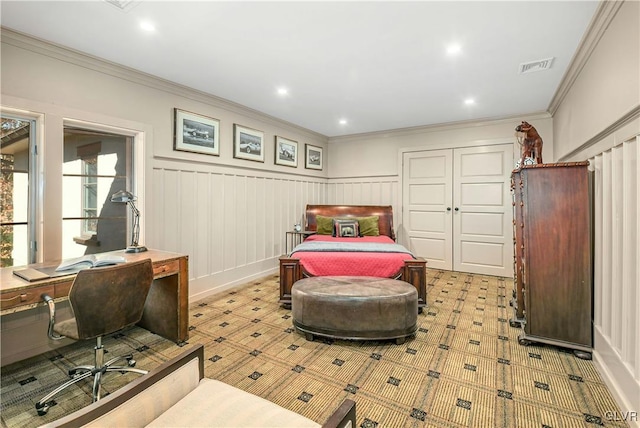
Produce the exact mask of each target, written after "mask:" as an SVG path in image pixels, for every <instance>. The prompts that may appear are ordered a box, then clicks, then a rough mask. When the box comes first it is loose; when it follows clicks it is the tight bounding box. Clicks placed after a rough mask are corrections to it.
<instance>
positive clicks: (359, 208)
mask: <svg viewBox="0 0 640 428" xmlns="http://www.w3.org/2000/svg"><path fill="white" fill-rule="evenodd" d="M317 215H322V216H325V217H367V216H372V215H377V216H378V228H379V229H380V235H386V236H388V237H389V238H391V239H393V240H394V241H395V240H396V234H395V232H394V231H393V207H392V206H391V205H307V210H306V214H305V221H306V224H305V230H316V229H317V225H316V216H317Z"/></svg>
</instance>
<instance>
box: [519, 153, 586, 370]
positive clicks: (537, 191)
mask: <svg viewBox="0 0 640 428" xmlns="http://www.w3.org/2000/svg"><path fill="white" fill-rule="evenodd" d="M588 165H589V163H588V162H570V163H569V162H568V163H553V164H538V165H526V166H523V167H521V168H519V169H516V170H514V171H513V173H512V175H511V187H512V191H513V204H514V224H513V228H514V247H515V248H514V259H515V261H514V265H515V266H514V268H515V269H514V271H515V287H514V293H513V297H514V298H513V300H512V302H511V304H512V306H513V308H514V313H515V315H514V318H512V319H511V320H510V324H511V326H512V327H518V326H520V327H522V329H523V333H522V334H521V335H520V336H519V337H518V341H519V343H520V344H521V345H529V344H531V343H532V342H540V343H547V344H551V345H556V346H560V347H565V348H570V349H573V350H574V353H575V354H576V356H578V357H580V358H585V359H590V358H591V351H592V347H593V327H592V320H593V287H592V278H593V273H592V263H591V213H590V197H589V176H588V170H587V167H588Z"/></svg>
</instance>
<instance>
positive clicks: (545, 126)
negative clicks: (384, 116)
mask: <svg viewBox="0 0 640 428" xmlns="http://www.w3.org/2000/svg"><path fill="white" fill-rule="evenodd" d="M522 120H526V121H528V122H530V123H531V124H532V125H533V126H535V127H536V129H537V130H538V132H539V133H540V135H541V137H542V139H543V141H544V146H543V158H544V161H545V162H552V161H553V160H554V159H553V145H554V144H553V129H552V125H553V122H552V120H551V116H550V115H549V114H546V113H531V114H525V115H521V116H514V117H512V118H507V119H499V120H491V121H479V122H469V123H460V124H453V125H445V126H431V127H420V128H412V129H404V130H396V131H389V132H378V133H372V134H363V135H354V136H348V137H337V138H330V139H329V156H328V159H329V177H330V178H331V179H332V180H333V179H339V178H353V177H378V176H395V177H397V176H398V174H399V168H401V166H400V164H399V161H398V156H399V151H400V150H402V149H409V148H415V149H421V150H431V149H434V150H435V149H443V148H454V147H469V146H481V145H490V144H503V143H515V141H516V138H515V127H516V126H517V125H519V124H520V122H521V121H522ZM516 153H519V152H518V150H516Z"/></svg>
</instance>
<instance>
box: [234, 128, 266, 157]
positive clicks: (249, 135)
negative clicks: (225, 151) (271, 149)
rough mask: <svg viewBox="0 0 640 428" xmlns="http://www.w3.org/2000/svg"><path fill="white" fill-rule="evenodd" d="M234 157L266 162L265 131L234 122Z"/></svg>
mask: <svg viewBox="0 0 640 428" xmlns="http://www.w3.org/2000/svg"><path fill="white" fill-rule="evenodd" d="M233 157H234V158H238V159H246V160H251V161H256V162H264V132H262V131H258V130H257V129H251V128H247V127H246V126H242V125H238V124H237V123H234V124H233Z"/></svg>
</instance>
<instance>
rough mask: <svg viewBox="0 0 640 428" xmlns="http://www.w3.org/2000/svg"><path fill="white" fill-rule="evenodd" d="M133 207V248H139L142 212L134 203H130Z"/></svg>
mask: <svg viewBox="0 0 640 428" xmlns="http://www.w3.org/2000/svg"><path fill="white" fill-rule="evenodd" d="M128 204H129V206H130V207H131V212H132V213H133V224H132V227H131V246H132V247H137V246H138V239H139V238H140V211H139V210H138V208H136V206H135V204H134V203H133V201H129V202H128Z"/></svg>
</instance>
